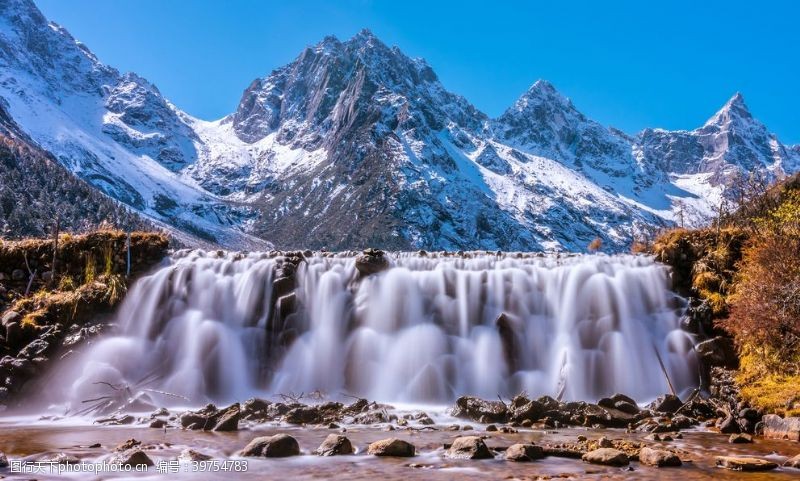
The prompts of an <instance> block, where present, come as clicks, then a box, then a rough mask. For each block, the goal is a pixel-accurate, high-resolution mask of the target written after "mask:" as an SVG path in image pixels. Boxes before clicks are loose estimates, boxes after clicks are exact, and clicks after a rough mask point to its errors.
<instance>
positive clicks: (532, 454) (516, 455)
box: [505, 443, 544, 462]
mask: <svg viewBox="0 0 800 481" xmlns="http://www.w3.org/2000/svg"><path fill="white" fill-rule="evenodd" d="M543 457H544V450H543V449H542V447H541V446H536V445H535V444H520V443H518V444H512V445H511V446H509V447H508V449H506V454H505V458H506V460H508V461H514V462H526V461H535V460H537V459H541V458H543Z"/></svg>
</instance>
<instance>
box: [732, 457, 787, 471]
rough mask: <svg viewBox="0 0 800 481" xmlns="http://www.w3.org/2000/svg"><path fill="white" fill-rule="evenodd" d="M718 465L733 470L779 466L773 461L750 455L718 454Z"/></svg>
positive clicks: (752, 469)
mask: <svg viewBox="0 0 800 481" xmlns="http://www.w3.org/2000/svg"><path fill="white" fill-rule="evenodd" d="M717 466H719V467H720V468H725V469H731V470H733V471H769V470H771V469H775V468H777V467H778V465H777V464H776V463H773V462H772V461H767V460H766V459H760V458H752V457H748V456H717Z"/></svg>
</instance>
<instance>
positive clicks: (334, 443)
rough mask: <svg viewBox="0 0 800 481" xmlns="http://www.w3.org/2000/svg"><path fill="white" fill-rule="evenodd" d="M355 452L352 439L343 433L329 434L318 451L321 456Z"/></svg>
mask: <svg viewBox="0 0 800 481" xmlns="http://www.w3.org/2000/svg"><path fill="white" fill-rule="evenodd" d="M353 452H354V450H353V445H352V444H351V443H350V440H349V439H347V437H345V436H343V435H341V434H329V435H328V437H327V438H325V441H323V442H322V444H320V445H319V447H318V448H317V451H316V453H317V454H318V455H320V456H338V455H342V454H353Z"/></svg>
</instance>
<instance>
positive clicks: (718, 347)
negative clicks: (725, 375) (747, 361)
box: [695, 336, 739, 369]
mask: <svg viewBox="0 0 800 481" xmlns="http://www.w3.org/2000/svg"><path fill="white" fill-rule="evenodd" d="M695 351H697V355H698V357H699V358H700V361H701V362H702V363H703V364H705V365H706V366H707V367H714V366H716V367H722V368H725V369H736V368H738V367H739V356H738V355H737V354H736V347H735V346H734V345H733V340H732V339H731V338H729V337H724V336H717V337H715V338H712V339H709V340H707V341H703V342H701V343H700V344H698V345H697V346H695Z"/></svg>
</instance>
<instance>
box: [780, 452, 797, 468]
mask: <svg viewBox="0 0 800 481" xmlns="http://www.w3.org/2000/svg"><path fill="white" fill-rule="evenodd" d="M783 465H784V467H787V468H798V469H800V454H798V455H797V456H795V457H793V458H789V460H787V461H786V462H785V463H783Z"/></svg>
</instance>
